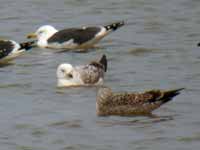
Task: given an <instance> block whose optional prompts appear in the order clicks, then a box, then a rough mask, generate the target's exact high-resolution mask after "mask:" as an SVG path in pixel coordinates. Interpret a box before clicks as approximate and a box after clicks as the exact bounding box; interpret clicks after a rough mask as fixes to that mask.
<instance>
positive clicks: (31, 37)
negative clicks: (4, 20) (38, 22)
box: [26, 33, 37, 39]
mask: <svg viewBox="0 0 200 150" xmlns="http://www.w3.org/2000/svg"><path fill="white" fill-rule="evenodd" d="M26 37H27V38H28V39H33V38H37V35H36V34H35V33H29V34H28V35H27V36H26Z"/></svg>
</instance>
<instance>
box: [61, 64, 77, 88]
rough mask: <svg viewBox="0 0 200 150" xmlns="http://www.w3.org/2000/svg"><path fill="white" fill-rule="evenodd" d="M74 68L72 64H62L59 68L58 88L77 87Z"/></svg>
mask: <svg viewBox="0 0 200 150" xmlns="http://www.w3.org/2000/svg"><path fill="white" fill-rule="evenodd" d="M77 83H78V81H77V79H76V77H75V73H74V68H73V66H72V65H71V64H61V65H59V66H58V68H57V86H58V87H69V86H77Z"/></svg>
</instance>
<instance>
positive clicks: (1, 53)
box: [0, 40, 35, 64]
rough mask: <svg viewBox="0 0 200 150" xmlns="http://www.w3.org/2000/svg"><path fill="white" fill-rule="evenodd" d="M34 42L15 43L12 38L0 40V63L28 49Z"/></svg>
mask: <svg viewBox="0 0 200 150" xmlns="http://www.w3.org/2000/svg"><path fill="white" fill-rule="evenodd" d="M34 44H35V42H34V41H31V42H24V43H17V42H15V41H13V40H0V63H1V64H3V63H7V62H9V61H11V60H13V59H14V58H16V57H18V56H20V55H22V54H23V53H24V52H25V51H28V50H30V49H31V48H32V47H33V46H34Z"/></svg>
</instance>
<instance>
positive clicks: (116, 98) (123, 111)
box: [96, 87, 183, 116]
mask: <svg viewBox="0 0 200 150" xmlns="http://www.w3.org/2000/svg"><path fill="white" fill-rule="evenodd" d="M181 90H183V88H180V89H174V90H166V91H165V90H150V91H146V92H144V93H136V92H131V93H127V92H118V93H113V92H112V90H111V89H110V88H108V87H101V88H100V89H99V91H98V93H97V100H96V112H97V115H99V116H108V115H119V116H131V115H145V114H150V113H151V112H152V111H153V110H155V109H157V108H159V107H160V106H161V105H163V104H165V103H167V102H169V101H171V100H172V99H173V97H175V96H176V95H178V94H180V91H181Z"/></svg>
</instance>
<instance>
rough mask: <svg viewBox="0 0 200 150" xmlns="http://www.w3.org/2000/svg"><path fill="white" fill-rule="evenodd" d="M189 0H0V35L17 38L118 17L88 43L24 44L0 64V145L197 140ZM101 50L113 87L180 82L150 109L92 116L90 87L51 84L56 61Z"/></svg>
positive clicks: (195, 143) (181, 144)
mask: <svg viewBox="0 0 200 150" xmlns="http://www.w3.org/2000/svg"><path fill="white" fill-rule="evenodd" d="M199 7H200V1H199V0H167V1H166V0H148V1H147V0H57V1H55V0H42V1H41V0H18V1H17V0H0V33H1V34H0V37H1V38H8V39H13V40H16V41H26V38H25V35H26V34H27V33H29V32H33V31H35V30H36V29H37V28H38V27H39V26H41V25H44V24H51V25H54V26H55V27H56V28H58V29H63V28H68V27H80V26H84V25H99V24H107V23H111V22H112V21H118V20H125V21H126V22H127V25H126V26H124V27H122V28H121V29H119V30H118V31H116V32H115V33H112V34H110V35H109V36H107V37H106V38H105V39H104V40H102V41H101V42H100V43H99V46H100V47H101V48H100V49H98V50H93V51H90V52H89V53H72V52H67V53H55V52H53V51H52V50H47V49H39V48H36V49H33V50H32V51H29V52H27V53H26V54H25V55H23V56H22V57H20V58H18V59H16V60H15V61H14V63H13V64H12V65H9V66H6V67H3V68H0V96H1V98H0V147H1V148H0V149H2V150H11V149H12V150H79V149H81V150H116V149H121V150H129V149H130V150H132V149H135V150H146V149H153V150H159V149H162V150H165V149H166V150H172V149H176V150H179V149H180V150H188V149H192V150H194V149H199V146H200V130H199V127H200V115H199V114H200V109H199V107H200V100H199V92H200V69H199V68H200V49H199V48H198V47H197V46H196V45H197V43H198V41H200V30H199V28H200V26H199V23H200V17H199V16H200V9H199ZM102 54H106V55H107V57H108V60H109V62H108V72H107V74H106V77H105V81H106V85H108V86H110V87H112V88H113V89H114V90H115V91H143V90H148V89H151V88H161V89H168V88H177V87H178V88H179V87H185V88H186V90H185V91H183V92H182V93H181V95H179V96H177V97H176V98H175V99H174V101H172V102H170V103H168V104H166V105H165V106H163V107H161V108H160V109H158V110H156V111H155V112H154V115H155V116H151V117H145V116H144V117H97V116H96V114H95V101H96V88H75V89H74V88H68V89H57V88H56V68H57V66H58V65H59V64H60V63H63V62H69V63H72V64H85V63H87V62H89V61H90V60H91V59H97V58H99V57H101V55H102Z"/></svg>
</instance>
